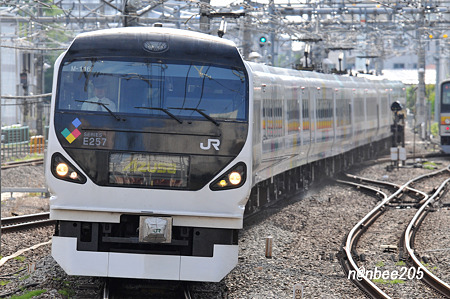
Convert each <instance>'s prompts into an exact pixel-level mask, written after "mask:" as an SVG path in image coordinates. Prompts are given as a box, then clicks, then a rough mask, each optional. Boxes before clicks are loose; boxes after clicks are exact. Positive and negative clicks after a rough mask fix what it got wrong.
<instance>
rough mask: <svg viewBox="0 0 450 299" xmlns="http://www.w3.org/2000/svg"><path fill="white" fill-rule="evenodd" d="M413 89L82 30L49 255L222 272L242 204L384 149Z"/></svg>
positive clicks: (59, 133) (69, 62) (171, 273)
mask: <svg viewBox="0 0 450 299" xmlns="http://www.w3.org/2000/svg"><path fill="white" fill-rule="evenodd" d="M402 97H404V88H403V86H402V85H401V84H400V83H397V82H388V81H371V80H368V79H362V78H356V77H344V76H336V75H325V74H319V73H312V72H300V71H295V70H287V69H281V68H274V67H269V66H265V65H260V64H256V63H249V62H245V61H243V59H242V57H241V55H240V54H239V52H238V50H237V48H236V46H235V45H234V44H233V43H232V42H230V41H227V40H224V39H220V38H217V37H213V36H209V35H204V34H200V33H194V32H190V31H183V30H175V29H167V28H121V29H110V30H102V31H97V32H90V33H84V34H81V35H79V36H78V37H76V38H75V40H74V41H73V43H72V44H71V46H70V47H69V49H68V50H67V51H66V52H64V53H63V54H62V55H61V56H60V57H59V58H58V60H57V61H56V64H55V74H54V85H53V98H52V111H51V122H50V123H51V126H50V134H49V143H48V157H47V164H46V169H47V170H48V171H47V173H46V178H47V183H48V186H49V188H50V190H51V193H52V195H53V196H52V198H51V203H50V204H51V206H50V211H51V218H52V219H55V220H58V224H57V229H56V232H55V236H54V237H53V244H52V255H53V257H54V258H55V260H56V261H57V262H58V263H59V264H60V265H61V266H62V268H63V269H64V270H65V271H66V272H67V273H68V274H70V275H89V276H103V277H128V278H143V279H163V280H186V281H220V280H221V279H222V278H223V277H224V276H225V275H227V273H229V272H230V271H231V270H232V269H233V268H234V267H235V265H236V264H237V260H238V241H237V240H238V231H239V229H241V228H242V225H243V214H244V211H245V210H247V211H248V212H252V211H253V210H254V209H257V208H258V207H260V206H262V205H264V204H266V203H267V202H268V201H271V200H273V199H275V198H278V197H279V196H280V195H283V194H287V193H288V192H290V191H294V190H296V189H300V188H302V187H303V186H304V185H306V184H307V183H308V182H309V181H311V180H312V179H313V177H314V176H315V175H316V173H317V172H318V171H319V172H322V171H323V172H325V173H327V174H329V173H332V172H334V171H338V170H340V169H343V168H344V167H347V166H348V165H349V164H351V163H352V162H354V160H356V159H360V158H363V157H368V156H370V155H371V154H373V152H374V151H375V149H377V148H383V149H386V148H387V146H388V143H389V140H390V135H391V134H390V123H391V117H392V116H391V113H390V110H389V107H390V103H392V102H393V101H396V100H399V99H401V98H402Z"/></svg>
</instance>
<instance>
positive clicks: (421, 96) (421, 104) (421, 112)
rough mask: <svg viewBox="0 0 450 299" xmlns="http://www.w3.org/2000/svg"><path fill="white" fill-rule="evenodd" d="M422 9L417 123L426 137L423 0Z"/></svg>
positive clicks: (422, 2) (418, 39)
mask: <svg viewBox="0 0 450 299" xmlns="http://www.w3.org/2000/svg"><path fill="white" fill-rule="evenodd" d="M421 4H422V11H421V13H420V20H419V22H418V24H417V27H416V38H417V43H418V53H417V67H418V70H419V73H418V79H419V84H418V89H417V99H416V123H417V124H420V126H421V130H420V136H421V138H422V139H425V137H426V136H425V135H426V134H425V132H426V123H427V121H426V118H425V116H426V111H425V109H426V105H425V101H426V99H425V45H424V42H423V41H422V34H424V30H423V24H424V23H425V8H424V7H425V1H424V0H421Z"/></svg>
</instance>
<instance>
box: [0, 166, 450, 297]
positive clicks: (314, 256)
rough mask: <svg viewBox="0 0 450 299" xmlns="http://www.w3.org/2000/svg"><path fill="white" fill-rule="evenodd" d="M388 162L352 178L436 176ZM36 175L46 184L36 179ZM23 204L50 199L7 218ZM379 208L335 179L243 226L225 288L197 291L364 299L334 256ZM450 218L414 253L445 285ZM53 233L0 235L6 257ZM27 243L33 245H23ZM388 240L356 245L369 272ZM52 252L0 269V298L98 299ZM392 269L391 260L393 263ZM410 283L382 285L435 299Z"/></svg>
mask: <svg viewBox="0 0 450 299" xmlns="http://www.w3.org/2000/svg"><path fill="white" fill-rule="evenodd" d="M435 160H437V159H435ZM440 161H441V162H442V163H444V165H447V164H448V163H449V161H450V160H449V159H441V160H440ZM388 164H389V163H382V164H376V165H372V166H367V167H359V168H353V169H352V170H350V171H349V173H352V174H355V175H359V176H364V177H370V178H375V179H379V180H387V181H390V182H394V183H398V184H402V183H405V182H407V181H408V180H410V179H411V178H413V177H416V176H418V175H420V174H425V173H430V172H432V171H433V170H429V169H423V168H400V169H398V170H397V169H394V170H393V171H391V172H387V171H386V166H387V165H388ZM29 167H30V166H29ZM31 168H33V169H32V170H31V169H27V170H25V171H23V170H17V169H9V171H15V172H14V175H16V174H17V173H19V172H20V173H19V175H18V177H20V178H24V177H25V176H26V174H27V173H29V174H30V178H29V181H30V182H31V181H32V182H33V183H32V184H30V185H29V186H30V187H31V185H32V186H33V187H36V186H39V187H41V186H42V184H41V183H42V182H43V168H42V166H33V167H31ZM22 171H23V172H22ZM5 173H6V171H4V172H3V173H2V186H5V184H4V183H5V182H7V181H8V179H6V178H5V177H7V176H8V175H9V174H8V173H6V174H5ZM38 173H39V174H38ZM11 175H13V173H11ZM39 177H40V178H42V181H39V180H40V179H39ZM3 178H5V180H3ZM25 181H26V180H25ZM9 182H12V184H13V183H14V182H15V181H14V179H12V180H10V181H9ZM9 186H11V187H14V186H17V185H9ZM21 187H23V186H21ZM319 187H320V188H319ZM8 197H9V194H8ZM15 197H16V196H15ZM20 200H24V203H25V202H26V203H27V204H23V206H33V207H34V208H36V212H38V211H39V210H41V211H45V210H48V199H42V198H40V196H36V197H34V198H30V197H25V198H24V199H21V198H19V197H16V199H14V200H13V201H15V204H14V205H12V204H11V203H9V201H10V200H9V199H4V200H3V201H2V216H3V215H4V213H6V214H8V215H7V216H11V213H12V211H13V210H14V213H19V214H26V213H25V212H23V211H21V210H20V207H21V206H22V204H17V202H18V201H20ZM377 202H378V201H377V199H375V198H373V197H370V196H368V195H366V194H364V193H361V192H358V191H356V190H354V189H352V188H350V187H347V186H344V185H340V184H337V183H335V182H333V181H331V180H328V181H324V182H321V183H320V184H316V186H315V187H313V188H311V189H310V190H308V191H307V192H304V193H302V194H299V195H297V196H296V197H295V198H291V199H290V200H289V202H288V203H284V204H283V206H282V207H271V208H268V209H266V210H265V211H264V212H263V213H262V214H261V215H258V216H256V217H252V218H251V219H249V220H246V222H245V228H244V229H243V230H242V231H241V232H240V236H239V243H240V249H239V261H238V265H237V267H236V268H235V269H234V270H233V271H232V272H230V273H229V274H228V275H227V276H226V277H225V278H224V279H223V280H222V281H221V282H220V283H217V284H211V283H196V284H195V288H196V289H201V288H205V289H213V288H215V287H216V288H217V289H220V290H221V291H220V292H217V296H216V298H221V297H223V296H225V295H227V296H228V298H293V290H294V286H296V287H297V288H299V289H303V298H365V297H364V295H363V293H362V292H361V291H359V289H358V288H357V287H356V286H354V285H353V283H352V282H351V281H350V280H349V279H348V278H347V277H346V275H345V274H344V272H343V271H342V268H341V266H340V264H339V261H338V259H337V258H336V254H337V252H338V251H339V248H340V246H341V245H342V241H343V238H344V236H345V235H346V234H347V233H348V232H349V231H350V229H351V228H352V227H353V226H354V225H355V224H356V223H357V222H358V221H359V220H360V219H361V218H362V217H364V216H365V215H366V214H367V213H368V212H369V211H370V210H371V209H372V208H373V207H374V206H375V205H376V204H377ZM412 212H414V210H411V211H406V212H405V213H403V212H401V211H391V213H393V214H386V215H385V216H386V218H387V219H391V220H392V221H394V222H395V224H396V225H399V226H402V227H403V225H404V224H403V217H404V218H405V219H407V218H410V217H411V214H412ZM449 217H450V213H449V210H448V208H440V209H439V210H438V211H436V212H433V213H430V215H429V216H428V217H427V219H426V220H425V221H424V223H423V224H422V227H421V230H420V231H419V233H418V235H417V237H416V241H415V244H416V248H417V251H418V252H419V253H420V254H421V255H428V256H429V257H430V265H429V266H430V268H433V267H436V268H435V270H436V273H437V274H442V275H443V278H445V279H447V280H450V278H449V276H448V273H450V271H449V269H448V267H449V254H450V251H432V250H438V249H443V248H447V249H448V248H450V241H449V237H448V231H449V226H448V223H450V221H449V220H450V218H449ZM400 218H401V219H400ZM374 231H375V232H376V234H378V235H383V234H384V228H383V225H382V224H381V225H380V227H376V228H375V229H374ZM51 233H52V229H51V228H45V229H39V230H37V231H36V230H34V231H33V233H30V234H27V233H21V234H11V235H6V234H5V235H4V236H2V252H1V253H2V256H6V255H8V254H11V253H13V252H15V251H17V250H19V249H21V248H24V247H29V246H30V245H32V243H33V244H36V243H39V242H44V241H46V240H48V239H49V238H50V235H51ZM422 233H423V234H422ZM395 234H397V232H396V233H395ZM31 235H32V236H31ZM269 236H270V237H272V238H273V254H272V258H267V257H265V242H266V238H267V237H269ZM364 238H366V239H364ZM390 238H392V239H390ZM28 239H29V241H26V240H28ZM371 242H372V243H371ZM389 242H396V240H395V238H394V237H391V236H390V235H389V236H387V235H386V236H385V239H375V238H372V237H370V236H366V237H364V236H363V238H362V239H361V241H360V244H359V246H361V248H360V249H358V251H361V252H359V253H363V252H364V253H366V254H367V256H368V257H369V258H370V256H371V255H372V254H373V255H374V258H373V259H369V260H368V261H367V263H366V264H365V267H366V268H367V269H370V268H373V267H375V266H376V265H381V263H378V262H379V259H381V258H383V262H384V263H385V265H386V266H384V267H386V269H391V268H389V267H390V265H391V255H392V254H385V253H383V252H381V251H380V250H379V248H380V245H381V243H389ZM430 244H432V245H430ZM50 247H51V246H50V245H45V246H42V247H40V248H39V249H38V250H36V251H35V253H31V252H30V253H28V254H29V255H24V256H25V259H16V260H11V261H8V262H7V263H5V265H3V266H1V267H0V277H1V278H0V281H4V282H5V283H3V284H4V285H3V286H2V287H1V291H0V295H2V294H4V293H6V292H11V291H12V290H16V289H18V288H20V287H21V286H28V287H27V288H26V290H25V291H19V292H17V294H24V293H27V292H28V291H30V290H43V289H45V290H46V292H44V293H43V294H41V295H39V296H38V297H37V298H67V296H66V294H70V296H71V297H75V298H89V297H91V296H93V295H95V294H100V292H101V291H100V289H101V282H102V280H101V279H99V278H92V277H75V276H67V275H66V274H65V273H64V271H63V270H62V269H61V268H60V267H59V266H58V265H57V264H56V263H55V262H54V260H53V259H52V258H51V256H50ZM30 263H35V265H36V270H35V271H34V272H32V273H28V272H27V271H26V269H25V270H22V271H21V272H19V273H18V275H16V276H14V275H12V276H11V273H14V272H16V271H18V270H19V269H20V266H22V267H25V268H26V266H27V265H28V264H30ZM395 263H396V262H395V261H394V260H392V264H395ZM410 283H411V284H412V285H413V288H414V289H411V290H404V289H402V288H403V286H404V284H387V285H384V286H383V289H385V290H386V291H389V290H391V289H392V290H394V289H399V291H396V293H395V294H396V295H395V298H437V296H436V294H435V293H433V292H431V291H429V290H427V287H426V286H424V285H423V284H422V283H421V282H419V281H414V282H410ZM419 284H420V286H418V285H419ZM416 289H418V290H416ZM422 289H425V291H423V290H422ZM64 296H65V297H64ZM208 296H209V298H211V297H212V296H210V295H208ZM198 297H201V296H198ZM91 298H92V297H91Z"/></svg>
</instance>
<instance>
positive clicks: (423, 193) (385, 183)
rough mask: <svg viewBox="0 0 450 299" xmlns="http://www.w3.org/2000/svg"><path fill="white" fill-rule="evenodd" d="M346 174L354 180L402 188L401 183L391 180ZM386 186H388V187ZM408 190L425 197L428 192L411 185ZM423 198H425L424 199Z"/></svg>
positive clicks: (395, 188)
mask: <svg viewBox="0 0 450 299" xmlns="http://www.w3.org/2000/svg"><path fill="white" fill-rule="evenodd" d="M345 176H347V177H349V178H352V179H354V180H358V181H360V182H368V183H372V184H376V185H381V186H388V187H390V188H392V189H394V190H398V189H400V188H401V185H398V184H395V183H391V182H385V181H379V180H373V179H368V178H363V177H358V176H355V175H351V174H345ZM388 187H386V188H388ZM405 190H406V192H408V193H414V195H415V196H419V195H421V196H422V197H423V198H425V197H426V196H427V194H426V193H425V192H423V191H420V190H417V189H415V188H411V187H406V188H405ZM422 200H423V199H422Z"/></svg>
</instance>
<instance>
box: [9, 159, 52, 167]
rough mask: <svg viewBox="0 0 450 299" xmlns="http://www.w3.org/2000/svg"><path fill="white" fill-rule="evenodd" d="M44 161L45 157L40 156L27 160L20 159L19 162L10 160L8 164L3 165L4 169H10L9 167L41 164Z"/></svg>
mask: <svg viewBox="0 0 450 299" xmlns="http://www.w3.org/2000/svg"><path fill="white" fill-rule="evenodd" d="M43 163H44V158H38V159H33V160H27V161H19V162H8V163H6V164H3V165H2V169H8V168H14V167H19V166H27V165H32V166H34V165H40V164H43Z"/></svg>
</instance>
